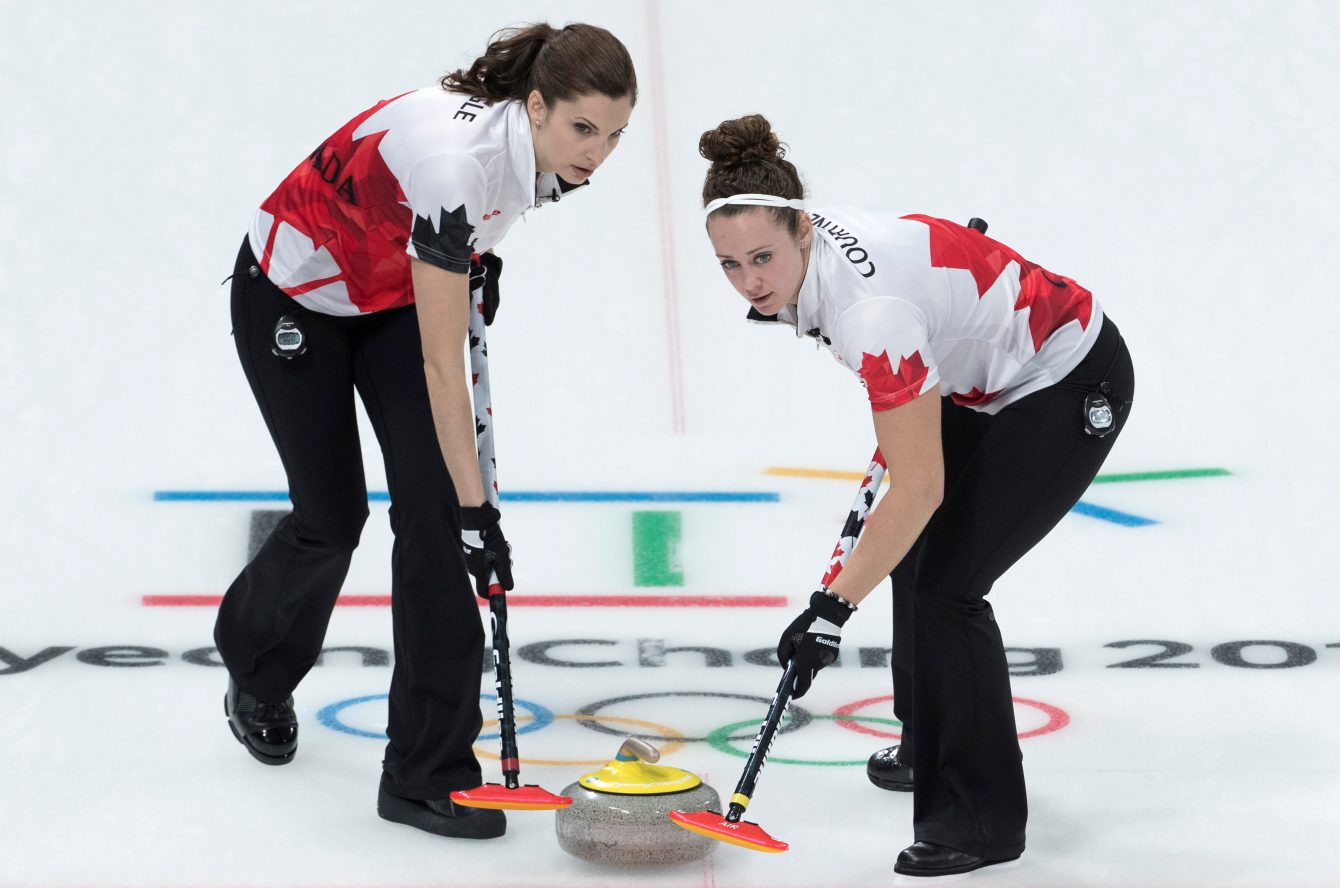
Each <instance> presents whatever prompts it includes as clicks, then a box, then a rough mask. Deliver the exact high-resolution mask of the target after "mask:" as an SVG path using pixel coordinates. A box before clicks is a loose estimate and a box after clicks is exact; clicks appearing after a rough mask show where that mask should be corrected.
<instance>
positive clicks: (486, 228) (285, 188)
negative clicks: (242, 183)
mask: <svg viewBox="0 0 1340 888" xmlns="http://www.w3.org/2000/svg"><path fill="white" fill-rule="evenodd" d="M562 184H563V183H559V182H558V181H557V177H556V176H554V175H553V174H544V175H541V176H538V177H537V175H536V170H535V155H534V149H533V147H532V142H531V138H530V121H529V119H528V117H527V115H526V114H525V110H524V108H523V107H522V106H521V103H520V102H515V101H509V102H499V103H496V104H493V105H489V104H487V103H485V102H484V101H483V100H481V99H476V98H474V97H471V96H466V95H462V94H459V93H451V92H447V91H445V90H443V89H441V88H440V87H432V88H429V89H421V90H416V91H414V92H409V93H405V94H404V95H400V96H397V97H395V98H392V99H387V100H385V101H382V102H379V103H378V104H377V105H375V106H373V107H372V108H369V109H368V110H366V111H364V112H363V113H361V114H359V115H358V116H357V117H355V118H354V119H353V120H350V121H349V122H348V123H346V124H345V125H344V126H343V127H341V128H340V129H339V130H338V131H336V132H335V133H334V134H332V135H331V136H330V137H329V138H328V139H326V140H325V141H324V142H322V143H321V145H319V146H318V147H317V148H316V149H315V150H314V151H313V152H312V153H311V154H310V155H309V156H308V157H307V159H306V160H304V161H303V162H302V163H300V164H299V165H298V166H297V168H296V169H294V170H293V172H292V173H290V174H289V175H288V177H287V178H285V179H284V181H283V182H282V183H281V184H280V185H279V187H278V188H277V189H275V191H274V193H273V194H271V195H270V196H269V197H268V198H266V199H265V201H264V202H263V203H262V204H261V206H260V208H259V209H258V210H257V212H256V214H255V216H254V217H253V220H252V226H251V231H250V234H249V238H250V242H251V247H252V250H253V251H254V252H255V254H256V256H257V257H259V259H260V265H261V268H262V269H263V270H264V271H265V273H266V276H267V277H269V279H270V280H271V281H273V282H274V283H275V285H276V286H278V287H279V288H280V289H281V290H283V291H284V292H285V293H287V294H288V295H289V296H291V297H293V298H294V299H295V300H296V301H297V302H299V303H301V304H302V305H303V306H305V307H307V308H309V309H312V310H314V311H318V312H323V313H326V314H334V315H356V314H363V313H366V312H372V311H382V310H385V309H389V308H397V307H400V306H403V305H408V304H410V303H412V302H413V301H414V294H413V287H412V284H411V275H410V260H411V259H419V260H421V261H423V262H427V263H429V264H431V265H435V266H438V267H440V268H444V269H446V270H447V271H452V272H461V273H463V272H468V271H469V268H470V257H471V254H472V253H478V252H483V251H484V250H487V249H489V248H491V247H493V246H495V245H496V244H497V243H498V242H499V241H501V240H502V237H503V235H504V234H505V233H506V232H507V230H508V228H509V227H510V226H511V225H512V224H513V223H514V222H515V221H516V220H517V219H518V218H520V217H521V215H522V214H524V213H525V212H526V211H527V210H529V209H530V208H532V207H534V206H536V205H538V203H540V202H541V199H540V198H539V197H538V195H547V196H548V199H557V196H558V194H559V192H560V191H561V190H566V189H562V188H560V187H559V186H560V185H562Z"/></svg>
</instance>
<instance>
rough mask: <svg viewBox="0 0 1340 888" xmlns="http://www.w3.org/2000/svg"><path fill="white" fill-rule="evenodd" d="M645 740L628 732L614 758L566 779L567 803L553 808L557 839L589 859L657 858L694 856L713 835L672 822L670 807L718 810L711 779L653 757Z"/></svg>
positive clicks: (625, 862)
mask: <svg viewBox="0 0 1340 888" xmlns="http://www.w3.org/2000/svg"><path fill="white" fill-rule="evenodd" d="M660 757H661V756H660V753H658V752H657V751H656V749H655V747H653V746H652V745H651V744H649V743H647V742H646V741H644V740H639V739H638V738H636V737H629V738H628V739H627V740H625V741H624V743H623V745H622V746H621V747H619V754H618V755H617V756H616V757H615V759H614V761H612V762H610V763H609V764H607V765H605V766H604V767H603V768H599V769H597V770H595V771H592V772H591V773H589V774H585V775H583V776H582V777H581V779H579V780H578V781H577V782H576V783H572V784H569V785H568V786H567V787H565V788H564V790H563V795H565V796H570V797H571V798H572V805H571V807H568V808H562V809H560V810H559V811H558V812H557V813H556V815H555V816H556V821H555V826H556V829H557V831H558V845H559V847H560V848H562V849H563V850H564V851H566V852H568V853H569V854H571V855H573V856H575V857H580V858H582V859H583V860H589V861H591V862H592V863H604V864H613V865H615V866H662V865H666V864H672V863H684V862H685V861H689V860H700V859H701V858H704V857H706V856H707V855H709V854H711V853H712V851H713V850H714V849H715V848H716V846H717V844H718V843H717V842H714V841H713V840H711V839H709V838H706V837H705V836H701V835H698V834H696V833H692V832H689V831H688V830H686V829H680V828H679V827H678V826H676V825H675V823H674V821H672V820H671V819H670V812H671V811H676V810H678V811H719V810H721V799H720V798H718V797H717V792H716V790H715V789H713V788H712V787H710V786H708V785H707V784H706V783H703V781H702V780H701V779H700V778H699V777H698V775H696V774H691V773H689V772H688V771H682V770H680V769H679V768H671V767H667V766H665V765H657V764H656V762H657V761H658V760H659V759H660Z"/></svg>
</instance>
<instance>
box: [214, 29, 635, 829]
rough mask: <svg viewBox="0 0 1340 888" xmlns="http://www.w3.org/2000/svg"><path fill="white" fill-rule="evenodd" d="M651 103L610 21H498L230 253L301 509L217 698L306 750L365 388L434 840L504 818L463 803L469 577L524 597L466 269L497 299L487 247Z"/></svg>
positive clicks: (476, 666)
mask: <svg viewBox="0 0 1340 888" xmlns="http://www.w3.org/2000/svg"><path fill="white" fill-rule="evenodd" d="M636 101H637V77H636V74H635V72H634V70H633V63H632V60H631V58H630V57H629V54H628V51H627V49H625V48H624V45H623V44H622V43H620V42H619V40H618V39H617V38H616V37H614V35H612V34H610V33H609V32H608V31H606V30H604V29H602V28H597V27H594V26H592V25H584V24H571V25H568V26H567V27H564V28H562V29H555V28H552V27H550V26H549V25H547V24H537V25H532V26H529V27H522V28H517V29H511V30H505V31H501V32H499V33H497V34H495V35H494V38H493V40H492V42H490V43H489V45H488V48H487V49H486V51H485V53H484V55H482V56H480V57H479V58H478V59H476V60H475V62H474V63H473V64H472V65H471V66H470V67H469V68H467V69H463V70H459V71H456V72H455V73H453V74H449V75H447V76H446V77H444V78H442V80H441V82H440V83H439V84H438V85H436V86H433V87H430V88H427V89H419V90H414V91H412V92H407V93H404V94H403V95H400V96H397V97H395V98H392V99H387V100H386V101H383V102H379V103H378V104H377V105H375V106H374V107H372V108H369V109H367V110H366V111H363V112H362V113H360V114H359V115H358V116H356V117H354V118H353V119H352V120H350V121H349V122H348V123H346V124H345V125H344V126H343V127H341V128H340V129H339V130H338V131H336V132H335V133H334V134H333V135H332V136H330V137H329V138H328V139H326V140H325V141H323V142H322V143H321V144H320V145H318V146H317V147H316V148H315V150H313V151H312V153H311V154H310V155H309V156H308V157H307V158H306V159H305V160H303V161H302V162H301V163H300V164H298V166H297V168H296V169H294V170H293V172H292V173H290V174H289V176H288V177H287V178H286V179H284V181H283V182H282V183H281V184H280V185H279V187H278V188H277V189H276V190H275V192H274V193H273V194H271V195H270V196H269V197H268V198H266V199H265V201H264V202H263V203H262V204H261V205H260V208H259V209H258V210H257V212H256V213H255V216H254V218H253V220H252V224H251V230H250V232H249V234H248V236H247V237H246V239H245V240H244V241H243V243H242V247H241V250H240V251H239V253H238V256H237V263H236V266H235V268H234V273H233V278H232V281H233V284H232V320H233V335H234V338H235V340H236V345H237V353H238V356H239V358H240V359H241V362H242V370H243V372H244V373H245V375H246V377H247V381H248V382H249V383H250V385H251V389H252V392H253V394H254V395H255V397H256V402H257V404H258V405H259V406H260V410H261V414H262V416H263V417H264V419H265V423H266V425H267V427H268V428H269V431H270V434H271V437H272V438H273V439H274V442H275V446H276V447H277V448H278V451H279V457H280V460H281V461H282V462H283V465H284V471H285V473H286V474H287V476H288V483H289V498H290V499H291V500H292V501H293V511H292V513H291V514H289V515H288V516H287V517H285V518H284V519H283V520H282V521H280V522H279V524H278V526H277V527H276V528H275V529H274V532H273V533H271V534H270V536H269V538H268V539H266V541H265V543H264V544H263V545H262V546H261V547H260V550H259V551H258V552H257V553H256V555H255V557H254V558H253V559H252V560H251V563H249V564H248V565H247V566H246V568H245V569H243V571H242V573H241V575H240V576H238V578H237V579H236V581H234V583H233V584H232V586H231V587H230V588H229V589H228V592H227V594H226V595H225V596H224V598H223V603H222V605H221V606H220V608H219V614H218V620H217V623H216V625H215V633H214V637H215V641H216V643H217V645H218V648H219V652H220V655H221V656H222V658H223V661H224V664H225V665H226V666H227V668H228V675H229V683H228V691H227V694H226V696H225V698H224V709H225V713H226V715H227V717H228V722H229V727H230V728H231V730H232V732H233V735H234V736H235V737H236V738H237V739H238V741H239V742H241V743H242V745H243V746H244V747H245V748H246V750H247V751H248V752H249V753H250V754H251V755H252V756H253V757H254V758H256V759H257V760H258V761H260V762H263V763H265V764H269V765H283V764H286V763H288V762H289V761H292V759H293V757H294V755H295V753H296V751H297V739H298V721H297V716H296V714H295V712H294V708H293V697H292V693H293V690H294V688H296V687H297V685H298V683H299V681H301V680H302V678H303V676H304V675H306V674H307V671H308V670H309V669H310V668H311V667H312V665H313V664H314V663H315V662H316V660H317V658H318V657H319V656H320V654H321V645H322V640H323V638H324V636H325V632H326V627H327V624H328V622H329V620H330V615H331V609H332V608H333V607H334V606H335V600H336V597H337V596H338V595H339V592H340V587H341V585H342V584H343V582H344V578H345V575H346V573H347V571H348V568H349V563H350V558H351V555H352V553H353V550H354V547H355V546H357V544H358V540H359V535H360V533H361V532H362V528H363V524H364V521H365V520H366V519H367V516H368V506H367V498H368V497H367V488H366V485H365V481H364V475H363V461H362V453H361V448H360V445H359V438H358V423H357V417H356V414H355V410H354V397H353V396H354V394H355V392H356V393H357V394H358V396H359V398H360V399H361V400H362V401H363V404H364V407H365V408H366V412H367V415H368V418H369V419H370V420H371V423H372V427H373V429H374V430H375V431H376V434H377V440H378V443H379V444H380V445H381V449H382V456H383V460H384V462H385V465H386V477H387V482H388V484H389V487H390V494H391V514H390V517H391V528H392V530H393V532H394V533H395V548H394V551H393V553H392V567H391V620H392V624H393V627H394V646H395V669H394V672H393V673H392V676H391V688H390V699H389V724H388V727H387V735H388V738H389V741H390V742H389V743H388V744H387V746H386V754H385V758H384V760H383V763H382V764H383V771H382V779H381V787H380V790H379V793H378V799H377V810H378V813H379V814H380V815H381V816H382V817H384V818H386V819H387V820H392V821H395V822H398V823H404V824H408V825H410V826H414V827H417V828H419V829H423V830H427V831H428V832H432V833H436V834H439V835H444V836H455V837H462V838H493V837H496V836H500V835H502V834H503V832H504V831H505V829H506V820H505V817H504V815H503V812H502V811H497V810H481V809H477V808H466V807H458V806H456V805H454V804H453V803H452V802H451V800H450V799H449V795H450V794H451V792H453V791H454V790H458V789H468V788H472V787H475V786H478V785H479V784H480V782H481V769H480V766H479V762H478V760H477V759H476V758H475V754H474V752H473V751H472V749H471V745H472V744H473V742H474V741H475V738H476V737H477V736H478V735H479V729H480V725H481V719H480V713H479V683H480V678H481V672H482V665H483V661H484V632H483V627H482V624H481V621H480V616H479V610H478V607H477V605H476V601H475V595H474V591H473V590H472V589H471V577H472V576H473V577H474V578H475V579H476V580H480V579H481V578H482V583H483V584H484V585H481V586H480V588H481V589H483V588H484V586H485V585H487V582H488V577H489V572H490V571H491V570H492V571H496V573H497V576H498V579H499V582H500V583H501V584H502V585H503V587H504V588H506V589H511V588H512V580H511V555H510V553H511V547H510V546H509V545H508V543H507V539H506V537H505V536H504V535H503V532H502V528H501V525H500V520H501V516H500V515H499V513H498V510H497V509H496V508H494V507H493V506H491V505H489V503H488V501H487V500H486V499H485V496H484V490H483V487H482V485H481V482H480V473H479V462H478V456H477V453H476V450H475V435H474V429H475V424H474V414H473V412H472V408H471V400H470V385H469V382H468V380H467V377H466V374H465V370H464V364H465V362H464V358H463V354H462V352H463V349H464V346H465V341H466V331H467V329H468V327H469V317H470V305H471V300H470V290H471V279H472V278H476V279H478V278H479V277H480V276H483V277H484V280H483V287H484V292H485V312H484V313H485V320H486V321H487V322H491V321H492V320H493V314H494V312H495V311H496V310H497V306H498V287H497V278H498V274H499V272H500V271H501V266H502V263H501V260H500V259H498V258H497V257H495V256H494V255H492V253H491V251H492V248H493V247H494V246H496V245H497V244H498V242H499V241H501V240H502V238H503V235H504V234H505V233H506V232H507V230H508V229H509V228H510V227H511V226H512V224H513V223H515V222H516V220H517V219H519V218H521V217H522V216H523V215H525V214H526V213H527V212H529V211H530V210H532V209H534V208H536V207H541V206H544V205H546V204H548V203H556V202H558V201H559V200H560V199H561V198H562V197H564V196H565V195H567V194H569V193H570V192H572V191H573V190H575V189H577V188H578V187H580V186H582V185H585V184H586V182H587V180H588V179H590V177H591V174H592V173H594V172H595V171H596V169H597V168H599V167H600V165H601V164H603V163H604V162H605V159H606V158H607V157H608V156H609V154H610V152H611V151H613V150H614V148H615V147H616V146H617V145H618V143H619V137H620V136H621V135H622V133H623V130H624V127H625V126H627V124H628V118H629V116H630V114H631V113H632V109H633V105H634V103H635V102H636Z"/></svg>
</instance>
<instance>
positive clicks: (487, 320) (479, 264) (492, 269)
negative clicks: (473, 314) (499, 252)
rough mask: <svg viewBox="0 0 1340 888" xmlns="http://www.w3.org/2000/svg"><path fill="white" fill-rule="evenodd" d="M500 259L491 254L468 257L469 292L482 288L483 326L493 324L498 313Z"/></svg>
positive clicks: (500, 274) (500, 273) (477, 254)
mask: <svg viewBox="0 0 1340 888" xmlns="http://www.w3.org/2000/svg"><path fill="white" fill-rule="evenodd" d="M502 265H503V263H502V259H501V258H500V257H498V256H495V255H493V254H492V253H476V254H474V255H473V256H471V257H470V292H471V293H473V292H474V291H475V288H476V287H479V286H483V288H484V326H486V327H487V326H488V325H489V324H492V323H493V316H494V315H496V314H497V313H498V300H499V296H498V278H500V277H502Z"/></svg>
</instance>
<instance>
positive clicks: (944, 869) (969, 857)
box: [893, 842, 1019, 876]
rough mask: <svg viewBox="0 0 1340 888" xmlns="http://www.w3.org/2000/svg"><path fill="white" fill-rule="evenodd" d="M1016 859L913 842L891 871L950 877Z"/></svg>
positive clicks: (899, 856) (904, 850) (1014, 857)
mask: <svg viewBox="0 0 1340 888" xmlns="http://www.w3.org/2000/svg"><path fill="white" fill-rule="evenodd" d="M1018 859H1019V855H1018V854H1015V855H1014V856H1013V857H997V858H986V857H978V856H976V855H974V854H968V853H966V852H963V851H956V850H954V849H953V848H947V847H945V846H944V845H932V844H931V843H930V842H913V843H912V844H911V845H909V846H908V847H906V848H904V849H903V850H902V853H900V854H899V855H898V860H897V862H896V863H894V865H893V871H894V872H895V873H902V874H903V875H905V876H952V875H954V874H955V873H968V872H972V871H973V870H975V869H981V868H982V867H984V866H991V865H992V864H994V863H1005V862H1007V861H1010V860H1018Z"/></svg>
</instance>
